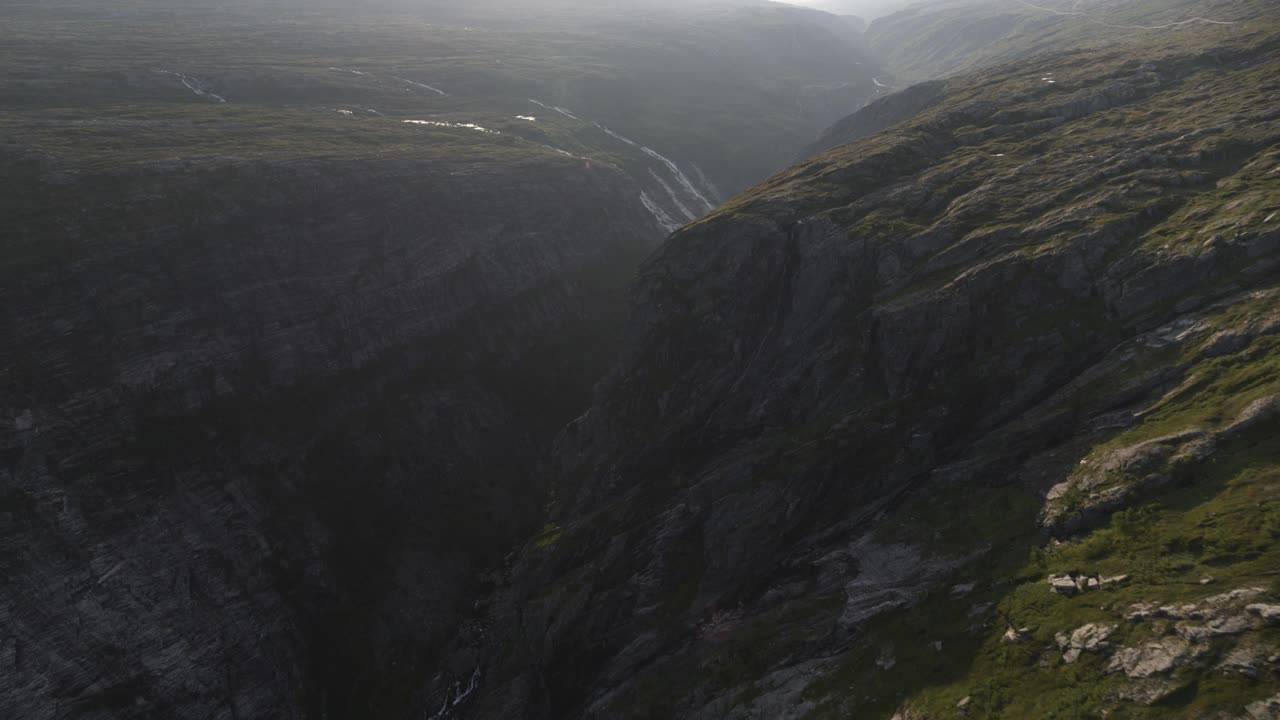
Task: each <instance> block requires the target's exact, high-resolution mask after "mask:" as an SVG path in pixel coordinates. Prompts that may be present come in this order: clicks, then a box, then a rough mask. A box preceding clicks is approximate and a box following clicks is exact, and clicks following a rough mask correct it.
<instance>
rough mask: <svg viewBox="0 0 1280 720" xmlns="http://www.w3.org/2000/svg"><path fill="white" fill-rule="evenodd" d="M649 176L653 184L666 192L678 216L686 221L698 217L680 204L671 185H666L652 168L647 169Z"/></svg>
mask: <svg viewBox="0 0 1280 720" xmlns="http://www.w3.org/2000/svg"><path fill="white" fill-rule="evenodd" d="M649 176H650V177H652V178H653V179H654V181H655V182H657V183H658V184H659V185H661V186H662V189H663V190H665V191H666V192H667V196H668V197H670V198H671V204H672V205H675V206H676V209H677V210H679V211H680V214H682V215H684V217H685V219H686V220H695V219H697V217H698V216H697V215H696V214H695V213H694V212H693V211H692V210H690V209H689V208H688V207H687V206H686V205H685V204H684V203H682V202H680V196H678V195H676V191H675V189H674V188H672V187H671V185H670V184H668V183H667V181H666V180H663V179H662V176H661V175H659V174H658V173H656V172H654V171H653V168H649Z"/></svg>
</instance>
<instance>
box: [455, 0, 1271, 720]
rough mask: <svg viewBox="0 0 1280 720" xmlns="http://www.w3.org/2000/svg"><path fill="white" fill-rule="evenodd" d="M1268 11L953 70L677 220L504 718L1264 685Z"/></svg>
mask: <svg viewBox="0 0 1280 720" xmlns="http://www.w3.org/2000/svg"><path fill="white" fill-rule="evenodd" d="M1260 7H1262V6H1255V8H1254V9H1255V10H1258V8H1260ZM1264 10H1266V8H1263V9H1262V10H1258V12H1263V11H1264ZM1251 17H1252V18H1253V19H1252V20H1251V22H1250V24H1248V25H1247V26H1244V27H1236V28H1234V29H1230V28H1226V27H1223V28H1209V29H1204V30H1203V31H1201V32H1197V33H1184V34H1180V35H1178V36H1176V37H1172V36H1161V37H1156V38H1152V39H1150V40H1148V41H1141V42H1140V41H1135V42H1133V43H1130V44H1126V45H1125V46H1123V47H1118V48H1115V49H1113V50H1112V51H1110V52H1098V53H1091V54H1088V55H1085V54H1066V55H1057V56H1044V57H1041V58H1038V61H1037V63H1036V64H1035V65H1033V66H1030V67H1028V66H1025V65H1024V66H1009V67H1001V68H996V69H993V70H988V71H985V72H982V73H978V74H975V75H972V76H969V77H965V78H959V79H955V80H951V81H948V82H946V83H945V84H939V85H936V86H933V87H931V88H929V91H930V92H931V93H935V94H936V97H933V98H931V100H930V102H928V103H924V104H923V105H924V107H918V108H917V109H915V110H914V112H915V113H916V114H914V115H912V114H911V113H907V114H906V116H904V117H902V118H900V119H898V120H896V121H894V122H896V123H898V124H896V126H894V127H892V128H891V129H889V130H887V131H885V132H881V133H879V134H876V135H872V136H870V137H866V138H865V139H862V140H860V141H858V142H853V143H851V144H847V145H842V146H839V147H835V148H834V149H832V150H829V151H827V152H825V153H823V154H820V155H818V156H816V157H814V158H812V159H810V160H809V161H807V162H805V163H802V164H801V165H798V166H797V167H795V168H793V169H791V170H789V171H786V172H784V173H782V174H780V175H778V176H776V177H775V178H773V179H772V180H770V181H769V182H766V183H765V184H763V185H761V186H759V187H757V188H756V189H754V190H752V191H749V192H748V193H746V194H745V195H743V196H741V197H739V198H737V199H735V200H733V201H730V202H729V203H728V204H727V205H726V206H724V207H723V208H721V209H720V210H719V211H717V212H716V213H714V214H713V215H711V216H710V217H708V218H706V219H704V220H702V221H699V222H697V223H694V224H692V225H690V226H688V227H686V228H684V229H683V230H681V231H680V232H678V233H676V234H675V235H674V236H673V237H672V238H671V239H670V240H669V241H668V242H667V244H666V245H665V246H664V247H663V249H662V250H661V251H660V252H659V253H658V254H657V255H656V256H655V257H654V258H653V259H652V260H651V261H649V262H648V263H647V264H646V266H645V267H644V269H643V270H642V272H641V275H640V278H639V280H638V282H637V285H636V287H635V289H634V291H633V296H632V307H633V311H632V312H633V314H632V321H631V324H630V326H629V331H628V333H629V334H628V339H627V342H626V346H625V350H624V352H623V355H622V359H621V361H620V362H619V364H618V365H617V366H616V367H615V369H614V370H613V372H612V373H611V374H610V377H609V379H608V380H607V381H606V382H605V383H604V384H603V386H602V387H601V389H600V390H599V391H598V392H597V395H596V399H595V402H594V405H593V407H592V409H591V410H590V412H589V413H587V414H586V415H584V416H583V417H581V418H579V419H578V420H576V421H575V422H574V423H573V424H571V425H570V426H569V427H568V428H567V429H566V430H565V432H564V433H563V434H562V435H561V437H560V439H559V441H558V446H557V453H556V467H555V475H554V485H553V488H552V492H553V494H554V497H555V500H556V509H555V512H554V513H553V516H554V523H553V524H552V525H550V526H549V527H548V528H547V529H545V530H544V531H543V532H542V533H540V534H539V535H537V536H536V537H534V538H532V539H531V540H530V541H529V542H528V543H527V545H526V546H525V548H524V550H523V551H522V553H521V555H520V556H519V559H518V561H517V562H516V563H515V564H514V566H513V567H512V568H511V569H510V571H509V573H508V583H507V585H506V587H505V588H503V589H502V590H501V591H500V592H498V593H497V594H495V596H494V601H493V607H492V609H491V611H490V612H489V619H488V622H489V623H491V626H492V627H491V629H490V632H489V635H488V637H489V638H491V639H492V640H491V642H489V643H488V644H487V646H484V652H485V653H486V659H485V661H484V665H485V667H486V679H485V682H484V684H483V685H482V688H481V690H480V691H479V692H478V693H477V694H476V695H475V696H474V697H473V698H471V699H470V701H471V702H470V704H469V705H468V706H467V709H466V710H465V713H466V714H465V717H479V718H495V719H496V718H503V717H542V718H566V717H591V718H617V717H634V718H648V717H684V718H708V719H709V718H755V717H769V718H804V717H812V718H825V717H831V718H835V717H890V716H893V715H895V714H896V715H897V716H898V717H902V718H908V717H911V718H919V717H928V718H935V717H951V716H953V715H954V714H955V713H957V712H960V710H957V705H958V704H959V705H960V706H961V709H968V711H971V712H980V713H986V714H987V715H986V716H990V717H1010V718H1021V717H1036V716H1042V717H1050V716H1055V715H1054V713H1055V712H1063V713H1067V712H1074V711H1075V709H1078V708H1080V707H1085V708H1087V709H1088V712H1090V713H1095V712H1103V711H1105V712H1110V713H1125V715H1124V716H1126V717H1170V716H1173V717H1211V716H1212V717H1218V716H1219V715H1214V714H1213V713H1222V715H1221V717H1243V716H1244V713H1245V712H1246V705H1249V704H1251V703H1257V704H1258V705H1257V707H1263V706H1264V705H1265V702H1266V699H1267V698H1269V697H1271V696H1272V695H1274V694H1275V693H1276V691H1277V685H1278V683H1277V676H1276V673H1275V668H1274V659H1273V660H1267V658H1269V657H1270V658H1274V656H1276V650H1277V645H1276V636H1275V627H1274V622H1275V621H1274V620H1271V619H1268V616H1267V613H1268V612H1270V611H1269V610H1267V608H1269V607H1272V604H1274V602H1275V598H1276V597H1277V596H1278V593H1280V587H1277V586H1276V583H1275V580H1274V574H1273V573H1272V572H1271V571H1270V570H1268V568H1270V567H1273V566H1274V563H1275V562H1276V561H1277V556H1276V548H1275V543H1274V537H1275V535H1274V533H1275V532H1276V530H1275V517H1276V515H1275V513H1276V510H1275V508H1276V503H1277V501H1278V499H1280V485H1278V484H1277V483H1278V482H1280V476H1278V475H1277V474H1276V468H1277V465H1276V457H1277V455H1276V452H1275V450H1276V449H1275V447H1274V442H1272V441H1271V440H1270V439H1269V438H1270V437H1272V435H1274V429H1275V420H1276V417H1277V416H1276V415H1275V413H1274V411H1273V406H1274V402H1275V401H1274V398H1275V397H1276V396H1277V393H1280V385H1277V377H1280V375H1278V374H1277V373H1276V370H1277V368H1276V366H1275V355H1274V353H1275V347H1274V345H1275V331H1276V329H1277V328H1278V327H1280V325H1278V324H1277V322H1276V311H1277V307H1280V304H1278V303H1277V300H1276V287H1275V285H1276V279H1277V277H1278V275H1277V273H1278V272H1280V265H1278V264H1277V263H1278V262H1280V255H1277V252H1278V251H1280V224H1278V223H1280V206H1276V202H1275V199H1276V197H1277V196H1278V195H1277V191H1278V190H1280V188H1277V185H1276V183H1277V178H1280V174H1278V172H1277V168H1278V167H1280V165H1278V163H1280V156H1277V147H1278V146H1277V143H1278V142H1280V125H1278V124H1277V123H1278V122H1280V114H1278V113H1277V107H1276V105H1275V99H1274V97H1273V94H1272V93H1271V90H1272V89H1274V79H1273V78H1274V77H1275V74H1276V73H1277V71H1280V54H1278V53H1277V45H1276V41H1275V37H1276V36H1275V33H1274V29H1275V27H1276V18H1275V16H1274V13H1272V14H1270V15H1266V14H1255V15H1253V16H1251ZM890 99H891V100H892V98H890ZM882 102H887V101H882ZM863 112H871V113H885V112H887V111H886V110H885V109H884V108H877V107H876V106H874V105H873V106H872V107H871V108H868V110H865V111H863ZM889 114H892V113H891V112H890V113H889ZM850 124H851V126H852V127H853V128H854V131H855V137H856V136H857V135H859V134H861V133H860V132H857V128H858V127H860V126H865V127H873V128H874V126H876V125H877V124H879V125H880V127H886V126H888V125H893V122H889V123H883V122H882V121H881V119H880V118H876V117H872V118H865V119H863V120H860V121H855V122H852V123H850ZM1157 441H1158V442H1157ZM1193 441H1197V442H1196V443H1193ZM1152 442H1155V445H1151V444H1149V443H1152ZM1143 443H1148V444H1147V445H1143ZM1092 467H1098V468H1102V469H1101V470H1099V471H1098V472H1096V473H1095V472H1092V471H1089V472H1086V470H1081V469H1080V468H1085V469H1088V468H1092ZM1219 514H1223V515H1225V514H1230V515H1231V516H1232V517H1233V518H1235V519H1233V520H1232V521H1231V522H1230V523H1229V524H1230V527H1227V525H1228V523H1222V525H1221V526H1218V525H1216V524H1210V525H1206V524H1205V522H1207V521H1206V520H1205V518H1208V517H1213V516H1217V515H1219ZM1064 518H1069V520H1064ZM1050 534H1052V535H1054V536H1056V538H1057V539H1056V540H1055V542H1052V543H1048V544H1046V539H1047V537H1048V536H1049V535H1050ZM1172 556H1176V560H1175V559H1174V558H1173V557H1172ZM1051 576H1053V577H1060V576H1070V577H1071V578H1079V582H1076V581H1075V580H1074V579H1073V580H1072V581H1071V583H1070V584H1072V586H1073V589H1072V591H1071V592H1070V593H1066V592H1065V591H1062V592H1058V591H1053V590H1051V588H1053V587H1057V586H1055V585H1051V584H1050V583H1048V582H1047V579H1048V578H1050V577H1051ZM1206 578H1207V579H1206ZM1104 580H1105V581H1106V582H1105V583H1104V582H1103V581H1104ZM1202 581H1203V584H1202ZM1059 584H1061V581H1060V580H1059ZM1104 587H1105V589H1101V588H1104ZM1237 591H1239V592H1237ZM1091 592H1098V593H1100V595H1094V596H1090V595H1089V593H1091ZM1246 598H1251V599H1249V600H1248V603H1254V604H1252V605H1248V607H1246V605H1247V603H1246V602H1245V599H1246ZM1144 603H1146V604H1154V606H1155V607H1159V606H1161V605H1163V604H1166V603H1185V604H1186V607H1189V608H1191V609H1190V610H1186V609H1184V610H1177V609H1176V608H1175V609H1174V610H1171V611H1169V612H1167V613H1165V614H1164V615H1160V613H1159V612H1156V611H1150V612H1148V613H1147V614H1146V615H1143V616H1141V617H1139V618H1138V619H1137V620H1129V619H1127V617H1128V616H1129V615H1130V614H1131V613H1132V612H1134V611H1132V610H1131V608H1132V607H1134V606H1138V605H1142V604H1144ZM1269 603H1270V604H1269ZM1248 608H1252V609H1248ZM1161 612H1163V611H1161ZM1153 613H1154V614H1153ZM1135 617H1138V616H1135ZM1153 617H1161V618H1165V620H1162V621H1157V622H1147V620H1148V619H1150V618H1153ZM1176 622H1181V624H1180V625H1177V626H1176V628H1175V623H1176ZM1162 623H1163V624H1162ZM1090 624H1092V625H1090ZM1223 628H1231V629H1230V630H1224V629H1223ZM1062 638H1065V639H1062ZM1150 643H1156V644H1157V645H1159V647H1160V648H1165V645H1163V644H1160V643H1166V644H1167V645H1168V648H1170V649H1168V651H1167V652H1166V651H1165V650H1164V649H1161V650H1159V651H1156V650H1152V649H1151V648H1150ZM459 644H460V645H466V644H467V643H466V640H465V639H464V640H463V641H461V642H460V643H459ZM474 645H475V643H472V646H474ZM1156 655H1159V658H1155V656H1156ZM1153 658H1154V659H1153ZM1241 658H1244V659H1243V660H1242V659H1241ZM1165 660H1167V662H1165ZM1269 662H1270V663H1272V664H1270V665H1268V663H1269ZM1232 663H1235V664H1234V665H1233V664H1232ZM1237 667H1239V668H1244V669H1241V670H1239V671H1238V672H1237V671H1236V670H1233V669H1232V668H1237ZM1224 668H1226V669H1224ZM1082 688H1083V689H1082ZM1249 712H1252V711H1249ZM980 716H981V715H980ZM1063 716H1066V715H1063Z"/></svg>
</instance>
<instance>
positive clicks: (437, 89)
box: [393, 76, 449, 97]
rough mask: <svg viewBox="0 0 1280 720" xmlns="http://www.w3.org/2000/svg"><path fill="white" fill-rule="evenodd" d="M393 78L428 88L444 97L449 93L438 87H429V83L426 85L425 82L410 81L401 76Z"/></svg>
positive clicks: (424, 88)
mask: <svg viewBox="0 0 1280 720" xmlns="http://www.w3.org/2000/svg"><path fill="white" fill-rule="evenodd" d="M393 77H394V76H393ZM395 79H396V80H399V81H400V82H402V83H408V84H410V85H412V86H414V87H419V88H422V89H423V90H430V91H431V92H433V93H436V94H437V95H442V96H444V97H449V93H447V92H445V91H443V90H441V89H440V88H435V87H431V86H430V85H427V84H426V83H420V82H414V81H412V80H408V79H406V78H402V77H397V78H395Z"/></svg>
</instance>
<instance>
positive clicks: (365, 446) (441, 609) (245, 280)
mask: <svg viewBox="0 0 1280 720" xmlns="http://www.w3.org/2000/svg"><path fill="white" fill-rule="evenodd" d="M17 166H19V165H18V164H15V165H13V166H11V167H17ZM25 167H26V169H27V170H29V171H30V173H31V174H30V176H29V178H30V184H29V186H28V192H27V194H26V195H25V196H19V198H16V199H13V198H11V200H13V201H14V202H13V207H12V208H10V209H11V210H12V211H13V214H12V215H10V216H9V217H10V218H15V219H16V222H15V223H13V224H11V225H10V226H9V227H10V228H11V229H12V230H16V231H17V232H16V235H10V236H9V237H8V238H7V239H6V243H8V245H9V247H8V250H9V252H8V253H7V255H6V258H7V260H6V262H7V264H6V266H4V268H3V272H4V276H5V280H4V282H3V283H2V286H3V290H0V297H2V298H3V300H2V302H0V306H3V308H4V310H3V314H2V315H0V323H2V324H3V334H4V337H6V338H8V339H10V341H9V342H6V344H5V346H4V348H3V350H0V368H3V370H4V376H5V378H6V382H5V385H4V389H3V390H0V418H2V420H0V422H2V423H3V425H2V426H0V427H2V428H3V432H2V433H0V454H2V455H3V457H4V460H5V462H4V471H3V472H2V473H0V518H2V519H3V523H4V528H5V529H4V532H3V540H0V543H2V544H3V552H0V555H2V556H3V559H0V574H2V575H3V576H4V578H5V582H6V589H5V597H6V602H5V603H4V605H3V608H2V609H0V615H2V616H3V625H4V627H5V637H4V648H5V652H4V656H3V661H4V668H5V676H6V677H7V678H8V679H9V682H7V683H6V685H5V688H4V690H3V692H0V714H2V715H4V716H5V717H24V718H39V717H65V716H66V715H67V713H76V714H77V716H79V717H103V718H106V717H112V718H121V717H160V716H164V717H191V718H197V717H198V718H212V717H242V718H243V717H322V716H325V715H326V714H327V716H330V717H357V716H365V715H367V714H372V715H373V716H382V717H386V716H396V715H397V714H398V713H399V712H401V711H402V709H403V704H404V702H405V699H406V693H407V691H408V689H409V685H410V684H416V683H417V682H418V675H419V674H420V672H421V671H420V670H419V667H420V665H421V664H422V663H424V662H425V661H426V660H427V659H429V658H430V657H432V654H433V652H434V651H435V650H436V648H437V646H438V645H439V638H440V637H441V636H442V634H444V633H445V632H446V630H448V631H452V629H453V628H455V627H456V624H457V620H458V617H459V613H460V612H462V611H464V610H466V609H467V606H468V605H469V601H468V600H467V599H466V598H467V596H468V594H473V593H474V591H475V588H476V583H477V582H478V580H479V578H478V575H479V572H480V569H481V568H483V567H486V566H488V565H489V564H491V563H493V562H494V561H495V560H496V559H497V558H499V557H500V556H501V554H502V553H503V552H505V551H506V549H507V548H508V547H509V546H510V544H511V543H512V542H513V541H514V540H515V539H516V538H518V537H521V536H523V535H527V534H528V533H529V532H531V531H532V528H531V527H529V523H530V522H531V518H533V517H534V516H535V515H536V513H537V511H538V507H539V505H540V504H541V502H542V498H543V495H544V492H543V490H544V489H543V487H542V486H541V485H540V484H539V482H538V481H537V479H536V477H537V476H536V473H535V464H536V460H537V456H538V452H539V451H540V449H541V448H542V447H544V446H545V445H547V443H548V442H549V440H550V435H551V433H553V432H554V429H555V428H557V427H559V426H561V425H563V423H564V422H565V421H567V420H568V419H569V418H571V417H572V416H573V414H575V413H576V412H578V411H580V408H581V407H582V406H583V405H584V404H585V402H586V399H587V393H588V392H589V389H590V385H591V383H592V381H593V379H594V378H595V377H597V376H598V375H599V374H600V372H601V371H602V369H603V368H604V367H605V364H606V363H607V362H608V359H609V358H610V357H611V355H612V352H613V349H614V346H615V344H616V342H617V340H618V337H617V335H616V333H615V330H614V328H616V327H618V326H619V323H620V321H621V318H622V307H621V303H620V302H619V300H620V293H619V291H618V290H617V288H620V287H623V286H625V282H626V277H628V276H629V274H630V272H631V270H632V268H634V267H635V264H636V263H637V262H638V260H639V258H640V257H642V256H643V254H644V253H647V252H648V251H649V249H650V248H652V247H653V245H654V244H655V243H656V241H657V240H658V238H659V237H660V236H661V230H660V229H659V228H658V227H657V226H656V225H655V224H653V222H652V220H651V218H650V216H649V215H648V213H647V212H646V211H645V210H644V208H643V206H642V205H641V204H640V203H639V202H637V200H636V197H637V196H638V193H639V190H638V189H637V188H636V187H635V186H634V185H632V184H631V183H630V182H629V181H628V180H626V179H625V178H624V177H623V176H621V174H620V173H617V172H616V171H611V170H607V169H606V170H595V171H587V170H584V169H583V167H582V164H581V163H580V162H578V161H575V160H572V159H564V160H544V161H530V162H528V163H524V164H522V165H516V166H506V165H496V164H495V165H492V166H484V165H476V164H474V163H465V164H462V165H457V164H450V163H447V162H440V161H439V160H435V161H433V162H430V163H425V162H419V161H415V160H414V159H413V158H411V157H406V158H403V159H369V160H359V159H348V160H340V159H336V160H331V161H326V160H298V161H295V162H287V163H281V162H278V161H272V162H253V161H243V160H235V159H225V160H218V161H202V162H174V163H168V164H163V165H155V164H147V165H143V166H134V167H120V168H117V169H115V170H104V171H101V172H97V173H92V174H90V173H72V172H68V171H67V170H66V169H64V168H61V167H59V166H57V165H51V164H47V163H42V162H39V161H37V160H35V159H31V158H28V160H27V162H26V163H25ZM53 218H56V220H53ZM51 221H55V222H58V223H61V228H60V232H58V233H57V234H56V235H51V234H49V233H45V232H42V229H43V228H44V227H45V225H42V223H47V222H51ZM55 238H56V239H55Z"/></svg>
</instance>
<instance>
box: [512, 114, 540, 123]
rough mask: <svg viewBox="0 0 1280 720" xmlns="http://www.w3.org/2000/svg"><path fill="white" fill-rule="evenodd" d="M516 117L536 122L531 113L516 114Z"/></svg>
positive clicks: (536, 119)
mask: <svg viewBox="0 0 1280 720" xmlns="http://www.w3.org/2000/svg"><path fill="white" fill-rule="evenodd" d="M516 119H517V120H528V121H529V122H538V118H536V117H533V116H532V115H517V116H516Z"/></svg>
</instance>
